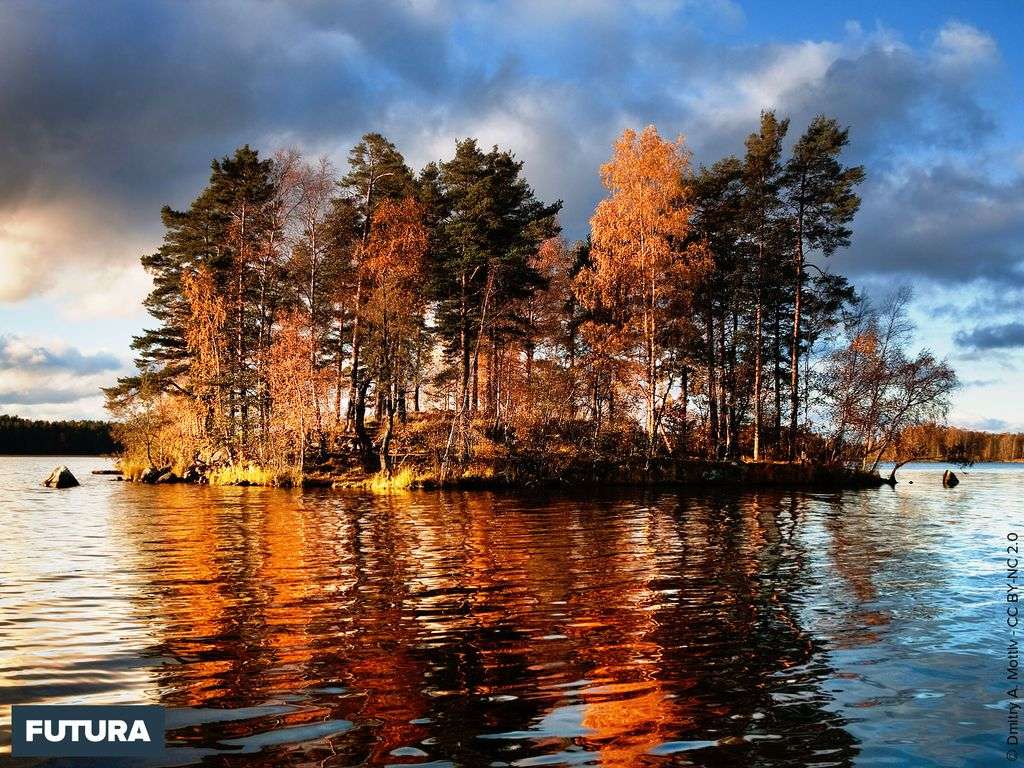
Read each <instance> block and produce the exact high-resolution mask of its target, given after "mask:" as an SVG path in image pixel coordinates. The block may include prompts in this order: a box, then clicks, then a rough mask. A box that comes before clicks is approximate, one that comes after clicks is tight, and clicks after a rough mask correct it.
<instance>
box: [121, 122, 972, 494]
mask: <svg viewBox="0 0 1024 768" xmlns="http://www.w3.org/2000/svg"><path fill="white" fill-rule="evenodd" d="M788 126H789V122H788V120H778V119H776V118H775V116H774V114H773V113H771V112H766V113H764V114H763V115H762V118H761V125H760V128H759V130H758V131H756V132H754V133H752V134H751V136H750V137H749V138H748V140H747V142H746V144H745V149H746V156H745V157H744V158H742V159H740V158H737V157H732V156H730V157H727V158H724V159H722V160H719V161H717V162H715V163H713V164H711V165H710V166H695V165H694V163H693V159H692V157H691V154H690V152H689V150H688V149H687V148H686V145H685V143H684V141H683V139H682V138H678V139H675V140H668V139H665V138H663V137H662V136H661V135H659V133H658V131H657V130H656V129H655V128H654V126H648V127H647V128H645V129H643V130H642V131H639V132H637V131H633V130H627V131H625V132H624V133H623V135H622V136H621V137H619V138H618V139H617V140H616V141H615V142H614V145H613V147H612V153H611V158H610V159H609V161H608V162H607V163H605V164H604V165H602V166H601V168H600V169H599V174H600V179H601V181H602V183H603V185H604V188H605V196H604V198H603V199H601V200H600V201H599V202H598V203H597V206H596V208H595V210H594V212H593V215H592V217H591V218H590V231H589V236H588V237H586V238H585V239H582V240H579V241H576V242H567V241H566V240H565V239H563V237H562V235H561V230H560V226H559V221H558V213H559V210H560V208H561V203H559V202H556V203H545V202H543V201H541V200H540V199H538V197H537V195H536V194H535V192H534V190H533V189H532V187H531V186H530V185H529V184H528V182H527V180H526V178H525V176H524V175H523V171H524V167H523V163H522V161H520V160H518V159H516V157H515V156H514V155H513V154H512V153H511V152H509V151H507V150H502V149H499V148H498V147H494V148H492V149H490V150H485V149H482V148H481V147H479V146H478V145H477V143H476V142H475V141H474V140H472V139H467V140H464V141H459V142H458V143H457V144H456V147H455V152H454V155H453V156H452V157H451V158H450V159H448V160H443V161H439V162H435V163H428V164H427V165H426V166H424V167H423V168H422V169H420V170H419V172H414V171H413V169H411V168H409V166H408V165H407V164H406V162H405V160H404V158H403V156H402V154H401V153H400V152H399V150H398V149H397V148H396V147H395V146H394V145H393V144H392V143H391V142H389V141H388V140H387V139H386V138H384V137H383V136H381V135H379V134H367V135H366V136H364V137H363V139H362V140H361V141H360V142H359V143H358V144H357V145H356V146H355V147H354V148H353V149H352V151H351V152H350V154H349V156H348V167H347V170H346V172H345V173H344V174H339V173H338V172H337V171H336V170H335V167H334V165H333V164H332V162H331V161H330V160H328V159H327V158H319V159H317V160H315V161H312V162H310V161H307V160H305V159H303V157H302V156H301V155H300V154H299V153H298V152H296V151H282V152H278V153H277V154H276V155H274V157H273V158H271V159H263V158H261V157H260V156H259V154H258V153H257V152H256V151H255V150H253V149H251V148H249V147H247V146H246V147H243V148H241V149H239V150H238V151H237V152H236V153H235V154H234V155H232V156H230V157H226V158H223V159H221V160H217V161H215V162H214V163H213V164H212V172H211V177H210V182H209V184H208V185H207V187H206V188H205V189H204V190H202V192H201V193H200V194H199V196H198V197H197V198H196V199H195V201H194V202H193V203H192V205H191V206H190V207H189V209H188V210H185V211H175V210H172V209H170V208H165V209H164V210H163V212H162V218H163V223H164V226H165V229H166V234H165V237H164V242H163V245H162V246H161V247H160V249H159V250H158V251H157V252H156V253H153V254H148V255H146V256H144V257H143V259H142V261H143V265H144V266H145V267H146V269H147V270H148V271H149V272H150V274H151V275H152V276H153V281H154V288H153V292H152V293H151V294H150V296H149V298H148V299H147V308H148V309H149V311H150V312H151V313H152V315H153V317H154V319H155V321H156V323H155V327H154V328H152V329H150V330H147V331H146V332H145V333H144V334H142V335H141V336H139V337H138V338H137V339H136V340H135V342H134V347H135V349H136V351H137V353H138V366H139V371H138V374H137V375H136V376H131V377H127V378H125V379H122V380H121V381H120V382H119V384H118V385H117V386H116V387H112V388H110V389H109V390H108V392H107V395H108V405H109V408H110V410H111V411H112V413H113V414H114V415H115V416H116V417H117V418H118V419H119V421H120V426H119V428H118V435H119V438H120V439H121V441H122V443H123V444H124V445H125V449H126V455H125V463H126V465H129V464H130V465H131V466H133V467H139V468H145V467H173V468H174V471H175V472H178V473H181V474H187V475H190V476H192V477H195V476H203V477H207V478H235V479H238V478H242V479H245V481H247V482H248V481H254V480H252V478H271V479H275V480H278V481H283V480H287V479H291V480H292V481H296V480H301V479H306V480H311V479H316V478H323V477H328V478H336V477H368V476H369V474H372V473H374V472H377V471H378V470H380V472H381V474H380V475H379V478H380V481H381V482H384V483H385V484H389V483H391V482H399V480H398V479H397V478H399V477H401V478H403V479H402V480H401V482H408V481H410V478H416V477H431V478H433V479H435V480H440V481H447V480H454V479H463V480H465V479H467V478H469V479H472V478H477V479H486V478H489V477H493V476H495V475H496V474H501V475H503V476H504V477H507V478H515V479H516V480H517V481H520V480H521V481H523V482H529V481H532V480H534V479H539V478H547V479H556V478H570V477H577V478H584V479H586V478H589V479H598V478H602V477H609V476H612V475H615V474H617V475H619V476H627V475H628V476H634V475H635V476H637V477H651V476H652V474H655V473H658V472H666V471H667V470H666V468H667V467H669V466H671V465H672V464H673V462H679V461H680V460H683V459H698V458H700V459H711V460H718V459H740V458H743V457H747V456H751V454H753V456H754V458H756V459H765V458H768V459H773V460H780V459H786V458H789V457H800V456H801V455H813V456H814V457H816V458H818V459H819V460H822V461H830V462H847V461H851V460H855V461H858V462H860V463H863V464H865V465H866V466H871V465H873V464H875V463H877V461H878V460H879V458H880V457H882V456H888V455H890V454H891V453H892V452H893V451H894V450H896V449H897V448H898V447H899V445H901V444H902V443H901V442H900V441H901V440H902V441H904V442H906V440H909V438H907V437H904V436H907V435H911V434H913V432H911V431H908V429H910V428H913V427H914V426H915V425H917V424H919V423H922V422H924V421H933V420H935V419H936V418H940V417H941V416H942V414H943V412H944V406H945V403H946V401H947V397H948V393H949V391H950V390H951V389H952V387H953V386H954V385H955V376H954V375H953V374H952V371H951V370H950V369H949V368H948V366H946V365H945V363H944V362H942V361H939V360H936V359H935V358H934V357H933V356H931V355H930V354H929V353H928V352H927V351H922V352H920V353H917V354H911V353H909V352H908V351H907V349H906V348H907V345H908V344H909V342H910V335H909V328H908V327H907V326H906V324H905V313H903V314H901V312H900V311H895V314H893V313H891V312H890V313H888V314H887V313H886V312H885V311H881V310H879V311H876V310H873V309H871V307H870V305H869V303H868V302H866V301H865V300H864V299H863V297H861V296H859V295H858V294H857V293H856V292H855V291H854V289H853V287H852V286H850V285H849V283H848V282H847V281H846V280H845V279H844V278H842V277H841V276H839V275H834V274H831V273H829V272H828V270H827V269H826V268H824V267H823V265H822V264H820V263H818V264H815V263H813V262H812V259H820V258H822V257H825V256H828V255H829V254H831V253H832V252H834V251H836V250H837V249H839V248H842V247H844V246H845V245H846V244H847V243H848V242H849V240H850V238H851V236H852V230H851V229H850V226H849V225H850V222H851V221H852V218H853V216H854V214H855V213H856V210H857V206H858V205H859V198H858V197H857V196H856V194H855V192H854V188H855V186H856V184H858V183H859V181H860V179H861V178H862V177H863V169H861V168H860V167H859V166H856V167H845V166H843V165H842V163H841V162H840V160H839V156H840V153H841V151H842V149H843V147H844V146H845V145H846V142H847V133H846V130H845V129H842V128H840V126H838V124H837V123H835V121H834V120H830V119H827V118H823V117H819V118H816V119H815V120H814V121H813V122H812V123H811V125H810V127H809V128H808V129H807V132H806V133H805V135H804V136H803V137H801V138H800V139H799V140H798V141H797V142H796V145H795V147H794V149H793V155H792V157H791V158H790V159H788V160H786V159H784V158H783V157H782V154H783V151H782V139H783V137H784V136H785V133H786V131H787V129H788ZM886 318H888V319H886Z"/></svg>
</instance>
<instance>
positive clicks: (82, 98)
mask: <svg viewBox="0 0 1024 768" xmlns="http://www.w3.org/2000/svg"><path fill="white" fill-rule="evenodd" d="M1022 22H1024V7H1022V6H1021V4H1020V3H1019V2H1018V0H1002V1H999V0H990V1H987V2H980V1H975V2H943V1H942V0H930V1H928V2H919V1H918V0H903V1H902V2H898V3H895V2H890V1H889V0H885V1H884V2H883V1H877V2H874V1H871V0H861V2H856V3H854V2H840V1H838V0H814V1H813V2H804V1H803V0H793V1H790V2H767V1H766V2H753V0H563V1H561V2H553V1H552V0H493V1H492V2H460V1H457V0H452V1H451V2H443V1H442V0H395V1H394V2H391V1H389V0H365V1H363V0H348V1H347V2H345V3H337V2H333V0H331V1H328V0H323V1H320V0H295V1H294V2H288V3H286V2H274V1H273V0H267V1H265V2H249V3H243V2H233V1H231V0H221V1H219V2H199V1H196V0H194V1H193V2H188V3H182V2H173V1H172V2H117V1H116V0H106V1H105V2H102V3H93V2H87V1H85V0H83V1H82V2H73V1H71V0H64V1H62V2H47V0H25V1H24V2H22V1H20V0H3V1H2V2H0V50H2V51H3V52H4V53H3V55H2V56H0V413H14V414H18V415H22V416H26V417H33V418H102V417H103V416H104V412H103V408H102V397H101V396H100V393H99V387H100V386H103V385H107V384H110V383H112V382H113V381H114V380H115V379H116V377H117V376H118V375H121V374H123V373H125V372H127V371H128V370H129V369H130V367H131V358H132V355H131V350H130V347H129V344H130V340H131V337H132V336H133V335H134V334H136V333H138V332H139V331H140V330H141V329H142V328H144V327H146V326H147V324H149V323H151V322H152V321H151V319H149V318H148V317H147V315H146V313H145V311H144V309H143V307H142V299H143V298H144V297H145V295H146V293H147V291H148V288H149V278H148V277H147V275H146V274H145V273H144V272H143V270H142V269H141V267H140V266H139V256H140V255H142V254H143V253H147V252H150V251H153V250H154V249H155V248H156V247H157V246H158V244H159V242H160V238H161V234H162V232H161V226H160V219H159V212H160V208H161V206H163V205H165V204H169V205H171V206H172V207H177V208H183V207H186V206H187V205H188V203H189V202H190V201H191V199H192V198H193V197H195V195H196V194H197V193H198V192H199V191H200V189H201V188H202V186H203V185H204V183H205V181H206V179H207V178H208V175H209V163H210V160H211V159H212V158H214V157H220V156H224V155H226V154H229V153H231V152H232V151H233V150H234V149H235V148H236V147H238V146H240V145H242V144H245V143H249V144H250V145H252V146H254V147H256V148H258V149H260V150H261V151H262V152H264V153H266V154H270V153H272V152H273V151H274V150H276V149H279V148H283V147H295V148H299V149H301V150H302V151H303V152H304V153H306V154H307V155H310V156H316V155H320V154H326V155H328V156H330V157H331V158H333V160H334V161H335V164H336V165H337V166H338V167H340V168H344V163H345V157H346V155H347V152H348V150H349V148H350V147H351V146H352V145H353V144H354V143H355V142H356V141H357V140H358V138H359V136H361V135H362V134H364V133H366V132H368V131H378V132H381V133H383V134H385V135H386V136H388V137H389V138H390V139H391V140H392V141H394V142H395V143H396V144H397V145H398V147H399V148H400V149H401V150H402V152H403V153H404V154H405V156H406V158H407V160H408V161H409V162H410V164H411V165H413V166H414V167H416V168H418V167H420V166H422V165H423V164H424V163H426V162H428V161H430V160H436V159H441V158H445V157H449V156H450V155H451V153H452V151H453V148H454V144H455V140H456V139H457V138H464V137H469V136H472V137H476V138H477V139H478V140H479V141H480V142H481V143H482V144H483V145H484V146H489V145H491V144H498V145H499V146H501V147H503V148H509V149H511V150H513V151H514V152H515V153H516V154H517V156H518V157H519V158H520V159H522V160H523V161H524V163H525V175H526V177H527V179H528V180H529V181H530V183H531V184H532V185H533V187H534V188H535V189H536V191H537V193H538V195H539V196H540V197H541V198H542V199H545V200H557V199H561V200H563V201H564V208H563V213H562V224H563V227H564V230H565V234H566V236H568V237H569V238H576V237H580V236H582V235H584V234H585V232H586V227H587V220H588V218H589V216H590V213H591V212H592V210H593V207H594V205H595V203H596V202H597V200H598V199H600V197H601V195H602V190H601V186H600V182H599V179H598V175H597V168H598V166H599V165H600V164H601V163H602V162H604V161H605V160H606V159H607V158H608V156H609V154H610V151H611V144H612V142H613V140H614V139H615V137H616V136H617V135H618V134H619V133H621V132H622V130H623V129H625V128H627V127H636V128H642V127H643V126H645V125H648V124H651V123H653V124H655V125H656V126H657V127H658V129H659V131H660V132H661V133H662V135H665V136H671V137H674V136H676V135H678V134H682V135H683V136H684V137H685V139H686V142H687V145H688V147H689V148H690V149H691V150H692V152H693V158H694V162H695V163H696V164H698V165H699V164H702V163H705V164H710V163H712V162H714V161H715V160H717V159H718V158H720V157H722V156H723V155H726V154H730V153H739V152H742V148H743V139H744V137H745V136H746V135H747V134H748V133H750V132H751V131H752V130H754V129H755V128H756V126H757V121H758V115H759V113H760V111H761V110H762V109H774V110H776V111H777V112H778V113H780V114H781V115H785V116H789V117H790V118H791V119H792V127H791V129H790V132H791V134H792V136H791V138H794V137H795V136H797V135H799V133H800V132H802V130H803V129H804V127H806V125H807V123H808V122H809V120H810V119H811V118H812V117H813V116H814V115H815V114H819V113H824V114H827V115H830V116H834V117H836V118H837V119H838V120H839V121H840V122H841V123H842V124H843V125H845V126H848V127H849V129H850V146H849V148H848V153H847V156H846V157H847V160H848V161H849V162H850V163H863V164H864V165H865V167H866V171H867V180H866V182H865V183H864V184H863V185H862V187H861V190H860V191H861V195H862V198H863V204H862V206H861V210H860V212H859V213H858V215H857V217H856V219H855V221H854V224H853V229H854V238H853V242H852V244H851V246H850V247H849V248H848V249H845V250H844V251H843V252H841V253H838V254H836V255H835V256H833V257H831V258H830V259H829V260H828V264H822V265H821V266H827V267H829V268H830V269H831V270H833V271H838V272H841V273H843V274H845V275H847V276H848V277H850V278H851V279H852V280H853V281H854V282H855V284H856V285H857V286H858V287H860V288H862V289H863V290H865V291H866V292H867V293H868V294H869V295H871V296H878V297H880V296H882V295H884V294H885V293H887V292H889V291H891V290H893V289H895V288H896V287H898V286H901V285H909V286H911V287H912V288H913V290H914V293H915V299H914V303H913V305H912V315H913V319H914V320H915V321H916V323H917V325H918V334H917V339H916V341H917V343H918V345H919V346H924V347H928V348H929V349H931V350H933V351H934V352H935V353H936V354H938V355H939V356H942V357H947V358H948V360H949V361H950V363H951V364H952V365H953V366H954V367H955V368H956V370H957V372H958V374H959V376H960V380H961V382H962V386H961V388H960V389H959V390H958V391H957V393H956V395H955V397H954V401H953V406H952V408H951V411H950V414H949V420H950V422H951V423H953V424H957V425H961V426H967V427H974V428H982V429H989V430H1024V398H1021V397H1020V386H1019V383H1020V371H1021V370H1022V366H1024V100H1021V98H1020V96H1019V94H1020V93H1021V92H1022V86H1024V50H1022V48H1024V46H1021V45H1020V32H1021V29H1022Z"/></svg>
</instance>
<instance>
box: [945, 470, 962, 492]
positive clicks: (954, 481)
mask: <svg viewBox="0 0 1024 768" xmlns="http://www.w3.org/2000/svg"><path fill="white" fill-rule="evenodd" d="M958 485H960V478H959V477H957V476H956V473H954V472H951V471H950V470H948V469H947V470H946V471H945V472H943V473H942V487H943V488H956V486H958Z"/></svg>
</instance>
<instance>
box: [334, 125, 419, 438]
mask: <svg viewBox="0 0 1024 768" xmlns="http://www.w3.org/2000/svg"><path fill="white" fill-rule="evenodd" d="M348 163H349V171H348V173H347V174H345V176H344V177H343V178H342V179H341V182H340V186H341V189H342V191H343V193H344V194H345V195H346V196H347V198H348V205H347V206H339V207H338V208H337V209H336V213H337V214H340V216H341V218H342V219H343V220H345V221H346V223H348V224H350V225H351V226H352V227H353V229H354V231H355V234H356V237H357V245H356V247H355V248H353V249H352V250H351V255H352V267H353V269H352V276H353V279H354V283H355V284H354V285H353V286H352V291H351V296H352V305H351V317H352V332H351V362H350V370H349V390H348V417H347V424H348V426H350V427H352V426H354V427H355V429H356V432H357V434H358V436H359V439H360V442H361V443H362V444H363V445H364V448H368V447H369V441H368V438H367V436H366V432H365V429H364V428H363V414H364V411H365V408H366V392H367V389H368V388H369V382H366V381H362V380H361V368H360V365H361V364H360V352H361V350H362V333H361V331H362V314H363V301H364V298H365V297H364V295H363V287H364V277H365V275H364V271H363V270H362V261H363V259H364V257H365V255H366V249H367V246H368V243H369V238H370V229H371V225H372V222H373V214H374V211H375V210H376V207H377V205H379V204H380V203H381V202H382V201H386V200H401V199H402V198H405V197H407V196H409V195H410V194H412V193H413V191H414V187H413V176H412V171H411V170H410V169H409V167H408V166H407V165H406V164H405V158H404V157H402V153H401V152H399V151H398V149H397V148H396V147H395V145H394V144H392V143H391V142H390V141H388V140H387V139H386V138H384V137H383V136H381V135H380V134H379V133H367V134H366V135H364V136H363V138H362V139H361V140H360V141H359V143H358V144H356V145H355V146H354V147H353V148H352V151H351V152H349V156H348ZM350 214H351V216H350Z"/></svg>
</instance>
